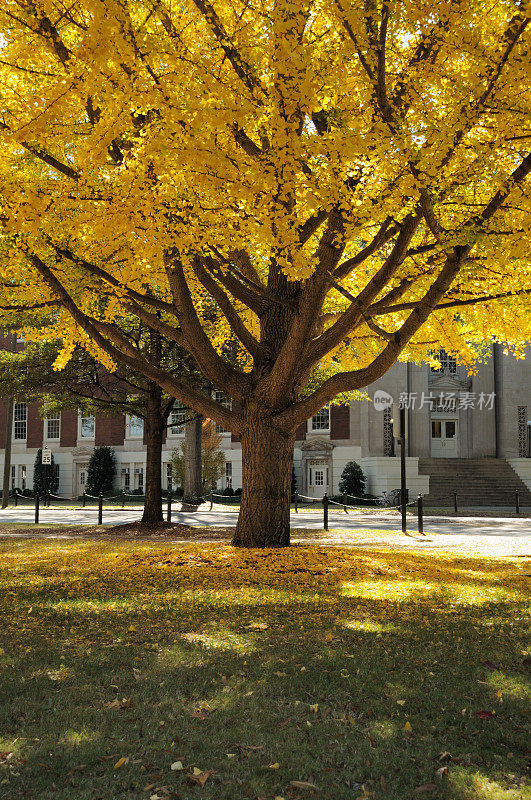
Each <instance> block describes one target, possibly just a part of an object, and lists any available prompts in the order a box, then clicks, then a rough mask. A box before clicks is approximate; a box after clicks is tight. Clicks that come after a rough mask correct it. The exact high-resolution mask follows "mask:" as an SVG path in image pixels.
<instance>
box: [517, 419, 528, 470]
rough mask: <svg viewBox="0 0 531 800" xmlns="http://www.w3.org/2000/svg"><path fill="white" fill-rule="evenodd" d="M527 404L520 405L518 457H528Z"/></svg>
mask: <svg viewBox="0 0 531 800" xmlns="http://www.w3.org/2000/svg"><path fill="white" fill-rule="evenodd" d="M527 436H528V433H527V406H518V457H519V458H526V457H527V452H528V451H527V447H528V445H527Z"/></svg>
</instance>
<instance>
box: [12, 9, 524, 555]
mask: <svg viewBox="0 0 531 800" xmlns="http://www.w3.org/2000/svg"><path fill="white" fill-rule="evenodd" d="M0 5H1V8H0V27H1V29H2V31H3V34H2V36H1V37H0V139H1V145H2V147H1V151H0V203H1V209H0V221H1V228H0V237H1V254H0V276H1V298H0V301H1V302H0V304H1V305H2V307H3V309H4V311H3V314H4V323H3V324H4V326H5V327H8V326H9V325H13V324H16V313H17V311H18V310H23V311H25V312H27V311H28V310H29V309H33V311H35V308H36V307H37V308H41V307H42V308H43V309H45V310H46V314H47V317H46V318H47V324H48V326H49V335H50V336H55V335H58V336H60V337H61V338H62V339H63V340H64V341H66V342H70V343H71V347H69V346H67V347H66V348H65V351H64V353H63V355H62V356H61V357H60V359H59V363H58V364H57V367H60V366H61V363H64V362H65V361H66V360H67V359H68V357H69V352H70V351H71V349H73V346H74V344H75V343H79V344H81V345H82V346H84V347H86V348H87V349H88V350H90V351H91V352H93V353H94V354H96V355H97V356H98V358H100V359H101V360H102V361H103V362H104V363H105V364H106V365H107V366H110V367H112V365H113V364H115V363H117V362H124V363H125V364H127V365H128V366H130V367H134V368H135V369H138V370H140V371H142V372H143V373H144V374H145V375H146V376H147V377H148V378H149V379H152V380H155V381H156V382H157V383H158V384H159V385H160V386H161V387H162V388H163V389H164V390H166V391H167V392H168V393H169V394H171V395H172V396H176V397H178V398H180V399H181V400H182V401H183V402H184V403H185V404H186V405H188V406H191V407H192V408H195V409H196V410H197V411H198V412H201V413H202V414H204V415H205V416H207V417H211V418H214V419H215V420H217V422H218V423H220V424H221V425H223V426H224V427H225V428H228V429H230V430H231V431H233V432H234V433H235V434H236V435H237V436H238V437H239V438H240V440H241V444H242V455H243V492H242V503H241V512H240V516H239V520H238V526H237V529H236V534H235V539H234V543H235V544H237V545H244V546H284V545H287V544H288V543H289V492H290V482H291V475H292V459H293V447H294V442H295V431H296V429H297V427H298V426H299V425H300V424H301V423H302V422H304V421H305V420H306V419H307V418H308V417H309V416H311V415H312V414H314V413H315V412H317V411H318V410H319V409H320V408H321V407H322V406H323V405H324V404H326V403H327V402H328V401H330V400H331V398H334V397H335V396H337V395H338V394H339V393H341V392H348V391H351V390H354V389H358V388H361V387H365V386H367V385H368V384H370V383H371V382H372V381H374V380H376V379H377V378H379V377H380V376H382V375H383V374H384V373H385V372H386V371H387V370H388V369H389V368H390V367H391V366H392V365H393V364H394V363H395V361H396V360H397V358H399V357H400V358H406V357H417V358H420V357H421V356H422V355H423V354H424V355H425V354H426V352H427V351H429V349H430V348H433V347H434V343H440V344H441V345H442V346H444V347H445V348H446V349H447V350H449V351H450V352H452V353H455V354H456V355H457V356H458V357H459V358H461V359H462V360H465V361H466V360H467V359H469V358H470V357H471V353H472V350H473V344H474V342H477V341H479V340H482V341H484V340H486V339H487V340H488V339H492V338H495V339H496V340H497V341H501V342H505V343H507V344H509V345H513V346H514V347H515V348H516V352H521V351H522V347H523V344H524V342H525V340H526V338H529V328H530V323H529V318H530V314H529V310H530V307H529V287H530V280H529V277H530V261H529V239H528V233H529V227H530V219H531V214H530V203H529V180H528V174H529V171H530V170H531V155H530V152H529V143H530V137H531V122H530V119H529V107H530V95H529V90H528V89H529V82H528V75H529V72H528V70H529V51H530V36H529V18H528V16H527V15H526V6H527V4H526V3H523V2H522V3H517V2H516V3H515V2H512V1H511V0H493V2H492V3H489V4H486V3H485V2H482V0H466V2H460V0H452V1H451V2H450V0H429V2H428V0H414V2H412V1H411V2H410V0H406V1H405V2H403V1H401V2H396V0H394V1H393V0H377V1H376V0H365V2H363V3H359V2H353V0H350V1H349V0H297V1H296V2H285V1H284V0H256V2H248V0H213V1H212V2H210V0H181V2H179V3H170V2H169V0H72V1H71V2H66V0H2V3H1V4H0ZM13 314H14V315H15V317H13ZM122 314H127V315H131V314H134V315H137V316H138V317H139V318H140V319H141V320H142V321H143V322H144V324H145V325H147V326H149V327H150V328H152V329H153V330H154V331H158V332H160V333H161V334H162V335H163V336H164V337H167V338H169V339H173V340H175V341H176V342H177V343H178V344H179V345H181V346H182V347H183V348H185V349H186V350H187V351H188V352H189V353H190V354H191V355H192V357H193V358H194V359H195V361H196V363H197V365H198V368H199V369H200V371H201V372H202V373H203V375H204V376H205V380H206V381H208V382H209V383H210V385H211V386H213V387H214V388H216V389H218V390H219V391H221V392H224V393H225V397H226V396H227V395H229V396H230V397H231V398H232V399H233V404H232V408H230V407H229V406H228V403H227V402H225V403H224V404H223V405H222V404H220V403H216V402H215V401H214V400H213V399H212V397H211V396H210V395H208V394H205V393H201V392H198V391H195V390H193V389H191V388H190V387H189V386H187V384H186V382H185V381H183V380H181V379H180V378H179V375H178V374H174V373H173V372H171V371H167V370H164V369H158V368H155V367H153V366H152V365H151V364H149V363H148V362H147V361H146V360H144V359H143V357H142V354H141V353H140V352H138V350H137V349H136V348H135V347H134V344H133V343H131V341H130V340H129V339H128V338H127V337H126V336H124V335H123V333H122V332H121V329H120V326H119V324H117V321H118V320H119V318H120V315H122ZM218 314H221V315H222V318H223V322H222V323H219V321H218V322H216V324H213V320H214V319H215V320H218ZM13 320H15V322H14V321H13ZM26 335H27V336H31V335H32V334H31V331H30V330H26ZM35 335H37V336H42V335H43V334H42V331H39V332H37V333H36V334H35ZM227 340H238V341H239V345H241V347H240V348H239V350H238V347H236V350H238V353H239V354H238V356H237V357H233V356H232V355H230V356H229V357H227V355H226V353H227V348H226V341H227ZM229 351H230V352H233V350H231V348H229ZM234 352H235V351H234ZM242 352H243V355H242ZM310 378H311V380H310Z"/></svg>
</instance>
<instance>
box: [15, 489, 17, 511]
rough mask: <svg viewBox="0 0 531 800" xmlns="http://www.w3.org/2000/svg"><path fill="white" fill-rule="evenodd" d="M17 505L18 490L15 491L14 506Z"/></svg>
mask: <svg viewBox="0 0 531 800" xmlns="http://www.w3.org/2000/svg"><path fill="white" fill-rule="evenodd" d="M17 506H18V492H15V508H16V507H17Z"/></svg>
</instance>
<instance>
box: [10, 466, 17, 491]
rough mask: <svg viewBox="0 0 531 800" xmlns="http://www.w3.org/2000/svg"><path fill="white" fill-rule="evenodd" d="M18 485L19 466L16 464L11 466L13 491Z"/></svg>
mask: <svg viewBox="0 0 531 800" xmlns="http://www.w3.org/2000/svg"><path fill="white" fill-rule="evenodd" d="M16 485H17V468H16V467H15V466H12V467H11V491H14V489H15V488H16Z"/></svg>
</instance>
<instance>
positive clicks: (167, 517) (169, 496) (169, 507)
mask: <svg viewBox="0 0 531 800" xmlns="http://www.w3.org/2000/svg"><path fill="white" fill-rule="evenodd" d="M166 520H167V522H171V492H168V508H167V510H166Z"/></svg>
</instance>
